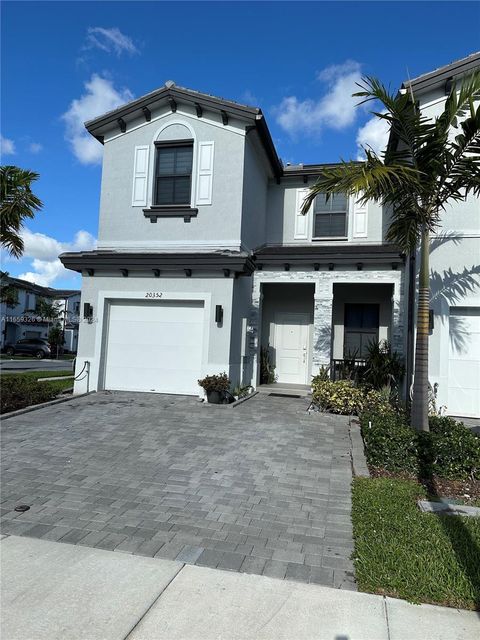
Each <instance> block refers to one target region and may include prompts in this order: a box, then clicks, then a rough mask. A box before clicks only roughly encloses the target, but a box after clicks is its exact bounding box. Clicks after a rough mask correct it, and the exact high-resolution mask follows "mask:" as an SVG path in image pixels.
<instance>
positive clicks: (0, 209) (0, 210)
mask: <svg viewBox="0 0 480 640" xmlns="http://www.w3.org/2000/svg"><path fill="white" fill-rule="evenodd" d="M38 177H39V176H38V173H35V172H34V171H29V170H26V169H20V168H19V167H15V166H12V165H6V166H2V167H0V243H1V244H2V245H3V246H4V247H5V248H6V249H7V251H8V252H9V253H11V254H12V255H13V256H15V257H17V258H18V257H20V256H21V255H22V253H23V242H22V240H21V238H20V237H19V233H20V231H21V229H22V226H23V223H24V221H25V220H26V219H31V218H33V217H34V216H35V213H36V212H37V211H39V210H40V209H41V208H42V206H43V205H42V202H41V200H40V198H38V197H37V196H36V195H35V194H34V193H33V192H32V189H31V184H32V182H34V181H35V180H37V179H38Z"/></svg>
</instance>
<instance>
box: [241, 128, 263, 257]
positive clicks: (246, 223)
mask: <svg viewBox="0 0 480 640" xmlns="http://www.w3.org/2000/svg"><path fill="white" fill-rule="evenodd" d="M252 135H253V134H251V135H248V136H247V138H246V144H245V163H244V173H243V202H242V245H243V246H244V247H245V248H246V249H250V250H251V249H255V248H256V247H258V246H260V245H262V244H264V242H265V237H266V228H265V227H266V223H267V193H268V176H267V173H266V168H265V165H264V162H262V160H261V158H260V157H259V154H258V151H257V149H256V148H255V145H254V143H253V139H252Z"/></svg>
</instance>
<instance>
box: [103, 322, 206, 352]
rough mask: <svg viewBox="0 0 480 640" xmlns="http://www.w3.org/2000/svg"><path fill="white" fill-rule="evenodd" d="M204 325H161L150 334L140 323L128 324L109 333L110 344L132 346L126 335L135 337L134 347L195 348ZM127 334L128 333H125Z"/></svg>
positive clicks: (124, 346) (123, 346)
mask: <svg viewBox="0 0 480 640" xmlns="http://www.w3.org/2000/svg"><path fill="white" fill-rule="evenodd" d="M202 330H203V325H202V324H199V323H195V324H190V325H188V327H187V326H185V325H180V324H176V325H174V326H173V327H168V326H164V325H163V324H161V323H159V324H158V325H156V328H155V331H154V332H152V333H150V332H149V331H147V330H146V328H145V325H144V324H143V323H141V322H139V323H136V324H135V323H132V324H130V323H128V324H126V325H124V327H123V329H118V328H117V329H116V330H115V331H113V332H110V333H109V338H108V342H109V344H110V345H112V344H114V345H119V346H121V347H122V348H128V347H129V346H132V343H130V345H129V344H128V343H126V341H125V335H127V336H135V338H134V342H133V346H142V347H144V348H147V347H148V348H152V349H154V348H155V347H162V346H170V345H172V344H176V345H179V346H181V345H183V346H189V347H192V348H194V347H195V346H196V345H197V344H198V335H199V334H200V335H201V334H202ZM125 332H126V333H125Z"/></svg>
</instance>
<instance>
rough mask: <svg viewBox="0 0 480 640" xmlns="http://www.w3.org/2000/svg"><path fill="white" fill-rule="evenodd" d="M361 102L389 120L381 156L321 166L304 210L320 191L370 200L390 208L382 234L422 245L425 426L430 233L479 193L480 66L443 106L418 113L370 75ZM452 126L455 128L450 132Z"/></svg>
mask: <svg viewBox="0 0 480 640" xmlns="http://www.w3.org/2000/svg"><path fill="white" fill-rule="evenodd" d="M359 86H360V88H361V91H359V92H358V93H356V94H354V95H355V96H359V97H361V98H363V100H362V102H369V101H372V100H373V101H378V102H380V103H381V105H382V111H381V112H379V111H377V112H374V115H375V116H376V117H377V118H380V119H382V120H386V121H387V122H388V124H389V125H390V141H389V144H388V146H387V149H386V151H385V152H384V153H383V154H382V155H381V156H380V155H378V154H377V153H375V152H374V151H373V150H372V149H365V154H366V161H365V162H364V163H358V162H342V163H341V165H340V166H339V167H338V168H332V169H326V170H325V171H324V172H323V174H322V176H321V177H320V178H319V179H318V180H317V182H316V184H315V185H314V186H313V187H312V188H311V189H310V192H309V194H308V196H307V197H306V199H305V202H304V206H303V213H306V212H307V211H308V209H309V208H310V205H311V203H312V201H313V199H314V198H315V197H316V196H317V195H318V194H320V193H326V194H327V197H328V195H329V194H332V193H347V194H351V195H356V196H358V199H359V202H361V203H366V202H367V201H368V200H376V201H380V202H382V204H384V205H386V206H388V207H390V208H391V210H392V222H391V224H390V227H389V229H388V232H387V236H386V239H387V240H389V241H392V242H395V243H397V244H398V245H400V247H401V248H402V249H404V250H405V251H407V252H408V251H410V252H413V251H416V250H417V249H418V248H420V273H419V290H418V307H417V335H416V345H415V372H414V383H413V398H412V412H411V421H412V426H414V427H415V428H416V429H418V430H423V431H428V335H429V317H428V316H429V298H430V282H429V253H430V233H431V232H432V231H434V230H435V229H437V228H438V226H439V224H440V220H441V215H442V213H443V211H444V210H445V208H446V207H447V205H448V204H450V203H452V202H456V201H459V200H465V198H466V197H467V196H468V195H469V194H470V193H472V194H474V195H477V196H478V195H480V106H478V105H477V106H475V104H474V101H475V100H478V99H479V98H480V73H475V74H473V75H472V76H471V77H469V78H467V79H465V80H464V82H463V83H462V85H461V86H460V88H458V87H456V86H455V85H453V86H452V89H451V91H450V94H449V95H448V97H447V98H446V100H445V104H444V107H443V112H442V113H441V114H440V115H439V116H437V117H436V118H434V119H430V118H427V117H425V116H422V114H421V112H420V110H419V109H418V107H417V105H416V103H415V97H414V95H413V92H405V93H403V94H402V93H398V94H395V95H394V94H391V93H390V92H389V91H388V90H387V89H386V88H385V87H384V86H383V85H382V84H381V83H380V82H379V81H378V80H376V79H375V78H368V77H367V78H364V79H363V81H362V84H360V85H359ZM452 134H454V135H452Z"/></svg>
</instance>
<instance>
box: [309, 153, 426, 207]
mask: <svg viewBox="0 0 480 640" xmlns="http://www.w3.org/2000/svg"><path fill="white" fill-rule="evenodd" d="M365 153H366V156H367V160H366V162H364V163H358V162H345V161H342V163H341V164H340V165H339V166H338V167H335V168H331V169H325V171H323V172H322V175H321V176H320V177H319V179H318V180H317V182H316V183H315V184H314V185H313V186H312V187H311V189H310V191H309V193H308V195H307V196H306V198H305V200H304V203H303V206H302V213H303V214H306V213H307V212H308V210H309V209H310V206H311V204H312V202H313V200H314V199H315V198H316V196H317V195H319V194H325V195H326V196H327V198H328V196H329V195H330V194H333V193H345V194H348V195H356V196H360V197H359V202H361V203H365V202H367V201H368V200H377V201H382V202H383V201H384V200H385V196H386V194H388V193H390V192H394V191H395V190H396V189H399V188H400V187H402V188H406V187H407V185H408V186H409V187H410V188H411V189H412V190H413V191H415V190H416V189H417V188H418V175H417V172H416V171H415V170H414V169H412V168H411V167H407V166H404V165H402V164H399V165H390V166H389V165H386V164H384V163H383V162H382V160H381V158H379V156H378V155H377V154H376V153H375V152H374V151H372V150H371V149H365Z"/></svg>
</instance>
